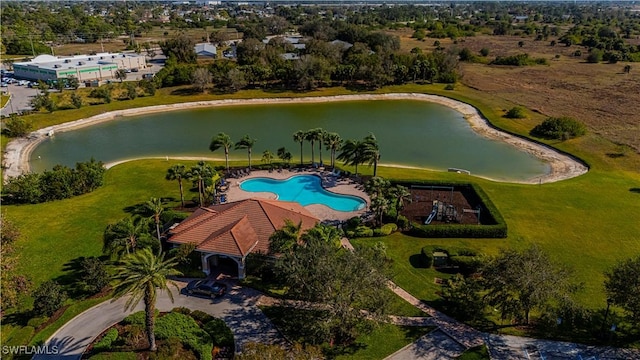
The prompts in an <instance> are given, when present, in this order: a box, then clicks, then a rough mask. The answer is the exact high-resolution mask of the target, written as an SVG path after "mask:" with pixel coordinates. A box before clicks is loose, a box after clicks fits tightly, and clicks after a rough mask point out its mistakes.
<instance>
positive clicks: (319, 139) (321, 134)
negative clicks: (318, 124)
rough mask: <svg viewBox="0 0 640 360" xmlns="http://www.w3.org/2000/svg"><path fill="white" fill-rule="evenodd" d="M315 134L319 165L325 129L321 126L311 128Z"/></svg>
mask: <svg viewBox="0 0 640 360" xmlns="http://www.w3.org/2000/svg"><path fill="white" fill-rule="evenodd" d="M311 131H312V132H313V134H314V136H315V140H316V141H317V142H318V153H319V154H320V166H322V164H323V163H322V144H323V143H324V138H325V136H327V131H326V130H324V129H322V128H315V129H313V130H311Z"/></svg>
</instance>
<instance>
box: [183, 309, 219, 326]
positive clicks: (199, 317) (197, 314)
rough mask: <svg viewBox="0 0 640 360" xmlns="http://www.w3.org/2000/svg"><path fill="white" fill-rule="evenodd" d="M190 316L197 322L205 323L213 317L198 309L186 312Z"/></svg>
mask: <svg viewBox="0 0 640 360" xmlns="http://www.w3.org/2000/svg"><path fill="white" fill-rule="evenodd" d="M186 315H189V316H191V318H193V320H195V321H197V322H198V323H199V324H206V323H208V322H210V321H211V320H213V319H215V318H214V317H213V316H211V315H209V314H207V313H206V312H204V311H200V310H195V311H193V312H191V314H186Z"/></svg>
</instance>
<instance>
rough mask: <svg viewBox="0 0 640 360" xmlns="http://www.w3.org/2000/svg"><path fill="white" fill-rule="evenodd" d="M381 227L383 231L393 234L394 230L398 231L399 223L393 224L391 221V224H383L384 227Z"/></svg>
mask: <svg viewBox="0 0 640 360" xmlns="http://www.w3.org/2000/svg"><path fill="white" fill-rule="evenodd" d="M381 229H382V231H383V232H388V233H389V234H391V233H392V232H394V231H397V230H398V225H396V224H393V223H391V224H384V225H382V228H381Z"/></svg>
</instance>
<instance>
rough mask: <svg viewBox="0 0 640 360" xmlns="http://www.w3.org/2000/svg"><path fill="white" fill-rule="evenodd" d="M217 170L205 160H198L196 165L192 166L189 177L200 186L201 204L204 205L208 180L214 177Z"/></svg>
mask: <svg viewBox="0 0 640 360" xmlns="http://www.w3.org/2000/svg"><path fill="white" fill-rule="evenodd" d="M214 174H215V171H214V170H213V168H211V166H210V165H209V164H207V163H205V162H204V161H198V164H197V165H196V166H193V167H191V169H190V170H189V173H188V174H187V177H188V178H189V179H191V180H192V181H194V182H196V183H197V186H198V198H199V200H200V202H199V205H200V206H204V202H203V196H204V191H205V188H206V184H205V182H206V180H207V179H211V178H213V175H214Z"/></svg>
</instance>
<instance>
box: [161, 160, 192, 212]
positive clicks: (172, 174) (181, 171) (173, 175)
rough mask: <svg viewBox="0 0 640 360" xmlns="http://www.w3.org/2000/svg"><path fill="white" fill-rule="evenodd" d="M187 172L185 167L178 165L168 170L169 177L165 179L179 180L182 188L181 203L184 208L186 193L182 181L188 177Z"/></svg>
mask: <svg viewBox="0 0 640 360" xmlns="http://www.w3.org/2000/svg"><path fill="white" fill-rule="evenodd" d="M186 174H187V170H186V168H185V166H184V165H182V164H176V165H173V166H172V167H170V168H169V169H167V175H166V176H165V177H164V178H165V179H166V180H178V185H179V186H180V203H181V204H182V207H183V208H184V191H183V189H182V179H184V178H185V177H186Z"/></svg>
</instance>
